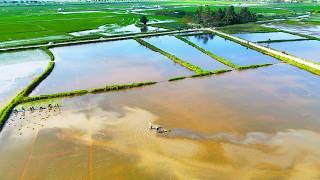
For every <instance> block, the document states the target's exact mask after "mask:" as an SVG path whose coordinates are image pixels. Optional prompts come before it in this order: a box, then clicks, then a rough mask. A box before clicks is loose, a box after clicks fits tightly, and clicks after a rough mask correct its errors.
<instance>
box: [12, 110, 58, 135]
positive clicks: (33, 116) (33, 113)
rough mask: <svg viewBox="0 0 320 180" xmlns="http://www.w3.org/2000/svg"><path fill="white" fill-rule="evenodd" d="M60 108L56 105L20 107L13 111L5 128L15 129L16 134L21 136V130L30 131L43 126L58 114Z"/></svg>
mask: <svg viewBox="0 0 320 180" xmlns="http://www.w3.org/2000/svg"><path fill="white" fill-rule="evenodd" d="M60 112H61V106H60V105H58V104H55V105H52V104H49V105H47V106H40V107H33V106H32V107H29V108H24V107H22V108H21V109H20V110H18V109H14V110H13V114H12V115H11V116H10V118H9V119H8V121H7V126H9V127H14V128H16V129H17V131H18V134H19V135H22V130H23V129H24V128H25V129H30V130H37V129H39V128H41V127H44V126H45V123H46V121H47V120H48V119H49V118H50V117H52V116H56V115H58V114H60Z"/></svg>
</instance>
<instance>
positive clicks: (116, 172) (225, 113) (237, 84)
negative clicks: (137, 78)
mask: <svg viewBox="0 0 320 180" xmlns="http://www.w3.org/2000/svg"><path fill="white" fill-rule="evenodd" d="M319 81H320V80H319V78H318V77H316V76H314V75H312V74H309V73H307V72H304V71H301V70H299V69H295V68H293V67H291V66H288V65H286V64H277V65H273V66H270V67H266V68H260V69H255V70H248V71H241V72H237V71H233V72H230V73H226V74H222V75H219V76H212V77H204V78H198V79H186V80H183V81H178V82H173V83H160V84H157V85H154V86H148V87H144V88H139V89H132V90H130V91H120V92H112V93H106V94H99V95H86V96H81V97H76V98H69V99H63V104H64V106H63V107H62V109H61V112H59V113H57V114H55V115H52V116H50V117H49V118H48V119H47V120H46V121H45V122H44V126H43V127H41V128H40V129H39V130H37V132H35V133H33V134H30V133H25V132H24V131H25V129H23V130H22V135H19V134H17V133H16V132H17V130H16V129H15V127H12V126H8V125H6V126H5V128H4V130H3V132H2V133H1V134H0V156H1V157H2V158H1V159H0V177H3V178H4V179H17V178H22V179H23V178H25V179H30V178H32V179H90V178H93V179H106V178H110V177H111V178H113V179H132V178H139V179H140V178H145V179H151V178H152V179H160V178H161V179H234V178H235V177H237V178H238V179H293V178H296V179H312V178H317V177H319V175H320V173H319V172H320V171H319V170H320V167H319V164H320V151H319V148H320V147H319V146H320V121H319V108H320V103H319V102H320V101H319V100H320V95H319V93H318V92H317V91H315V89H319V86H320V83H319ZM261 82H263V83H261ZM17 117H19V115H18V116H17ZM12 118H14V116H11V117H10V119H12ZM33 119H34V117H33V116H31V115H28V114H27V113H26V115H25V119H22V120H20V121H28V120H33ZM18 120H19V119H18ZM150 122H152V123H155V124H160V125H162V126H164V127H165V128H168V129H171V132H170V133H166V134H157V133H156V132H154V131H150V130H149V129H148V126H149V123H150Z"/></svg>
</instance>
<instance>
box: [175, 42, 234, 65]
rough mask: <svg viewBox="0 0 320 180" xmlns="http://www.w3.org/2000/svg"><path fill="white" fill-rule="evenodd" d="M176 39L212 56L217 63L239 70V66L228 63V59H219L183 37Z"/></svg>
mask: <svg viewBox="0 0 320 180" xmlns="http://www.w3.org/2000/svg"><path fill="white" fill-rule="evenodd" d="M176 38H178V39H180V40H181V41H183V42H185V43H187V44H189V45H190V46H192V47H194V48H196V49H198V50H199V51H201V52H203V53H204V54H206V55H208V56H210V57H211V58H213V59H215V60H217V61H219V62H221V63H223V64H225V65H227V66H229V67H232V68H234V69H237V68H238V66H237V65H235V64H233V63H231V62H230V61H228V60H226V59H224V58H222V57H219V56H217V55H215V54H213V53H211V52H209V51H207V50H205V49H203V48H201V47H199V46H198V45H196V44H194V43H193V42H191V41H189V40H187V39H185V38H183V37H182V36H176Z"/></svg>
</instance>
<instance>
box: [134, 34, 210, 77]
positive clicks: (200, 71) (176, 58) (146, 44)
mask: <svg viewBox="0 0 320 180" xmlns="http://www.w3.org/2000/svg"><path fill="white" fill-rule="evenodd" d="M135 40H136V41H137V42H138V43H140V44H141V45H143V46H145V47H147V48H149V49H151V50H153V51H155V52H158V53H160V54H162V55H164V56H166V57H168V58H169V59H171V60H173V61H174V62H176V63H178V64H180V65H181V66H184V67H186V68H188V69H190V70H191V71H193V72H195V73H203V72H205V71H204V70H202V69H201V68H200V67H198V66H195V65H193V64H190V63H188V62H186V61H184V60H182V59H179V58H178V57H176V56H174V55H172V54H169V53H167V52H165V51H163V50H161V49H159V48H157V47H156V46H154V45H152V44H150V43H148V42H146V41H144V40H142V39H138V38H135Z"/></svg>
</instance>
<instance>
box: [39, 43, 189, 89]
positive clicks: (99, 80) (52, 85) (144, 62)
mask: <svg viewBox="0 0 320 180" xmlns="http://www.w3.org/2000/svg"><path fill="white" fill-rule="evenodd" d="M52 52H53V54H54V55H55V57H56V60H55V61H56V66H55V68H54V70H53V71H52V73H51V74H50V76H49V77H48V78H46V79H45V80H44V81H43V82H42V83H41V84H40V85H39V86H38V87H37V88H36V90H35V91H34V92H33V94H35V95H38V94H49V93H57V92H64V91H71V90H77V89H88V88H98V87H103V86H105V85H107V84H109V85H110V84H121V83H133V82H141V81H162V80H167V79H169V78H171V77H175V76H182V75H190V74H192V72H191V71H189V70H187V69H186V68H184V67H181V66H180V65H177V64H175V63H174V62H173V61H171V60H170V59H168V58H166V57H164V56H162V55H160V54H159V53H156V52H153V51H151V50H149V49H147V48H145V47H144V46H141V45H140V44H139V43H137V42H136V41H134V40H124V41H114V42H106V43H95V44H85V45H77V46H68V47H59V48H54V49H52Z"/></svg>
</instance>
